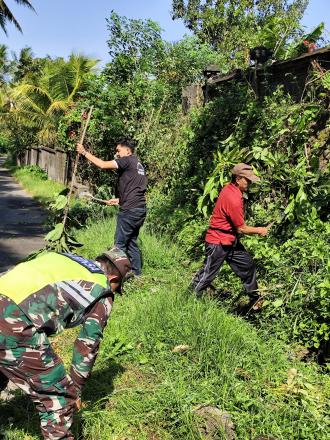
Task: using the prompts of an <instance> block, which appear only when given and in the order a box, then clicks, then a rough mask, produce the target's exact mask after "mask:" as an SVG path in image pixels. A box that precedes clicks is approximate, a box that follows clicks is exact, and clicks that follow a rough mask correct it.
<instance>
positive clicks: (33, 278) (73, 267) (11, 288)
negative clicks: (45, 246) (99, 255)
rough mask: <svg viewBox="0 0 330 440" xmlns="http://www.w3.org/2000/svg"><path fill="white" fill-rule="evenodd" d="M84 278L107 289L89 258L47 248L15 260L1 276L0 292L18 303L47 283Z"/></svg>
mask: <svg viewBox="0 0 330 440" xmlns="http://www.w3.org/2000/svg"><path fill="white" fill-rule="evenodd" d="M72 280H84V281H90V282H92V283H96V284H99V285H101V286H102V287H104V288H105V289H107V278H106V276H105V275H104V273H103V272H102V270H101V269H100V268H99V267H98V266H97V265H96V264H94V263H93V262H92V261H90V260H86V259H85V258H82V257H78V256H75V255H71V254H57V253H55V252H49V253H46V254H41V255H40V256H39V257H37V258H35V259H33V260H31V261H27V262H25V263H21V264H18V265H17V266H16V267H14V269H12V270H10V271H9V272H7V273H6V274H4V275H3V276H2V277H0V294H2V295H5V296H7V297H8V298H10V299H11V300H12V301H14V302H15V303H16V304H20V303H21V302H22V301H24V300H25V299H26V298H28V297H29V296H30V295H31V294H33V293H34V292H38V291H39V290H41V289H42V288H43V287H45V286H47V285H48V284H54V283H57V282H62V281H72Z"/></svg>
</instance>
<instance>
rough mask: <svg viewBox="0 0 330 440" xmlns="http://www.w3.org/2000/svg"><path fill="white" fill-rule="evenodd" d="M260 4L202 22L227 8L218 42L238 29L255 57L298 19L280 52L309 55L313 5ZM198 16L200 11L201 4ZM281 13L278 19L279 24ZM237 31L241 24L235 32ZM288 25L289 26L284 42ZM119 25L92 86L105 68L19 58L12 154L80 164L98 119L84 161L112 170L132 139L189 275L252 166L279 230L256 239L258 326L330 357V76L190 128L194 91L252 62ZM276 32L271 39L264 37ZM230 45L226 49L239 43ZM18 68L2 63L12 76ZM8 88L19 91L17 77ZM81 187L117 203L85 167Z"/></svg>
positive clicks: (236, 291)
mask: <svg viewBox="0 0 330 440" xmlns="http://www.w3.org/2000/svg"><path fill="white" fill-rule="evenodd" d="M250 3H251V2H245V3H244V5H245V6H246V10H244V11H245V12H244V11H243V10H242V9H240V8H241V6H242V2H226V3H222V2H217V6H215V3H212V2H208V3H207V5H208V7H209V9H210V10H208V8H207V7H205V8H204V9H203V10H202V9H198V11H199V12H198V14H200V13H202V12H203V14H204V15H205V14H206V15H205V17H206V18H205V17H204V18H205V20H206V19H207V17H209V15H207V11H208V14H211V15H210V17H212V14H213V13H214V10H213V9H214V8H215V7H217V8H218V7H220V5H221V4H222V5H226V7H224V6H223V7H224V9H222V12H223V14H224V15H223V18H224V22H223V27H221V29H222V30H221V29H220V28H219V29H220V30H221V32H225V31H226V29H227V28H228V29H229V27H228V26H229V25H230V26H234V27H233V29H235V35H236V38H237V44H238V46H237V47H239V48H240V51H241V49H242V51H243V52H244V50H243V49H244V47H249V45H250V43H251V44H252V43H256V44H260V43H261V42H262V41H264V40H262V41H261V40H259V39H258V40H254V38H255V37H256V35H257V34H258V32H259V31H260V33H259V34H258V35H259V36H260V35H261V32H262V30H261V27H260V29H259V28H258V26H259V25H260V26H261V24H260V23H263V24H265V22H266V21H267V23H268V24H269V23H271V20H273V19H274V20H275V18H276V17H278V18H279V20H284V21H285V20H286V19H289V18H288V17H290V14H291V13H292V14H293V15H292V16H291V19H290V20H291V21H290V26H288V29H290V32H289V33H288V34H287V36H285V38H282V37H281V35H280V33H278V32H277V31H276V32H275V31H274V32H275V33H274V34H273V37H274V45H273V46H272V47H273V48H274V49H276V47H280V46H281V47H282V48H283V50H284V49H285V50H286V49H288V48H289V45H290V44H291V43H292V44H293V43H294V44H293V45H292V47H291V49H292V50H293V52H292V53H294V50H300V49H299V44H298V43H299V41H300V40H299V39H298V40H294V41H291V43H290V44H289V42H290V38H292V37H293V35H294V33H295V32H296V33H297V35H300V30H299V26H298V22H299V17H300V15H301V13H302V11H303V10H304V7H305V2H300V1H297V2H282V1H278V2H269V1H265V2H259V4H258V7H256V9H255V10H254V12H253V14H252V12H251V11H250V12H249V13H248V12H247V11H248V10H249V8H250V6H251V5H250ZM211 4H212V5H213V6H214V8H213V9H212V8H211ZM176 5H177V7H178V2H176ZM192 5H193V3H192V2H190V9H189V11H190V12H189V11H188V9H187V10H186V12H187V13H188V12H189V13H191V14H192V15H193V12H194V9H193V7H192ZM194 5H195V6H196V8H197V6H198V5H200V6H201V5H202V3H201V2H194ZM204 6H205V5H204ZM196 10H197V9H196ZM182 11H183V10H182ZM201 11H202V12H201ZM235 11H236V12H235ZM274 11H277V12H278V15H276V17H275V15H274ZM284 11H287V12H288V14H287V15H285V14H284ZM195 12H196V11H195ZM196 13H197V12H196ZM235 14H236V15H237V16H236V15H235ZM284 15H285V17H284ZM228 17H231V20H234V22H233V21H229V22H227V21H226V20H227V19H228ZM235 20H236V21H235ZM244 20H245V21H244ZM246 20H247V21H246ZM249 20H252V21H251V23H254V25H253V26H254V27H250V28H249V29H250V30H249V32H248V35H249V39H246V38H245V36H244V35H245V34H244V32H245V30H242V29H241V28H240V23H239V22H240V21H242V23H245V22H246V23H250V21H249ZM295 20H296V21H295ZM284 21H280V22H279V23H281V24H279V28H278V29H282V27H283V26H284V24H283V23H284ZM107 23H108V31H109V38H108V44H109V54H110V55H111V61H110V62H109V63H108V64H107V65H106V66H105V68H104V69H103V70H102V71H101V72H100V74H96V73H93V67H94V65H95V62H94V61H91V60H87V59H85V58H83V57H78V56H73V55H72V56H71V58H70V59H69V60H68V61H64V60H62V59H55V60H49V59H48V60H36V59H34V58H33V57H32V60H31V56H30V55H31V53H29V52H26V53H24V54H21V55H20V56H19V57H17V60H16V64H15V66H16V67H15V68H16V70H15V71H13V70H12V72H15V74H13V73H11V78H12V79H11V81H9V82H8V80H7V81H5V87H2V90H3V92H4V96H6V97H7V98H6V99H7V101H6V100H4V101H3V102H4V103H7V104H6V105H4V106H3V107H2V112H3V115H4V118H2V121H10V124H8V122H7V125H5V128H6V130H5V131H4V133H10V136H7V138H6V136H5V137H4V138H2V140H1V142H2V144H5V142H6V139H8V142H9V139H10V143H11V145H12V148H13V145H14V149H15V151H18V150H19V148H24V147H25V146H26V145H28V144H29V143H30V142H37V141H39V142H40V141H43V142H46V143H49V144H51V145H53V146H55V145H61V146H62V147H63V148H66V149H67V150H68V151H73V150H74V145H75V143H76V142H77V140H78V133H79V127H80V121H81V113H82V111H84V110H86V109H87V108H89V107H90V106H91V105H94V111H93V118H92V120H91V124H90V128H89V134H88V139H87V141H86V147H87V148H90V149H91V150H92V151H93V152H94V153H95V154H96V155H97V156H99V157H102V158H104V159H108V158H109V157H112V155H113V153H114V151H113V145H114V143H115V141H116V140H117V139H118V138H119V137H122V136H123V135H126V136H132V137H134V138H136V139H137V140H138V141H139V144H138V154H139V156H140V157H141V159H142V161H143V162H144V163H145V165H146V168H147V171H148V176H149V192H148V205H149V214H148V225H147V226H148V228H149V230H150V231H153V232H155V233H157V234H168V235H170V236H172V237H175V238H176V240H177V242H178V243H179V244H180V246H181V248H182V250H183V251H184V252H185V255H186V256H187V258H189V261H190V265H189V268H190V269H189V270H191V271H193V269H194V268H197V267H198V266H199V265H200V260H201V258H202V255H203V234H204V232H205V229H206V228H207V224H208V216H209V215H210V213H211V210H212V207H213V205H214V202H215V199H216V197H217V195H218V193H219V190H220V189H221V187H222V186H223V185H224V184H225V183H226V182H227V181H228V179H229V178H230V169H231V167H232V166H233V164H234V163H237V162H240V161H246V162H249V163H252V164H253V165H254V167H255V168H256V171H257V172H258V173H259V174H260V176H261V178H262V184H261V185H260V186H257V187H256V188H255V189H254V190H252V192H251V194H250V195H249V199H248V200H247V212H246V215H247V221H248V223H250V224H256V225H262V224H268V223H273V227H272V229H271V234H270V236H269V237H268V238H267V239H259V238H256V237H248V238H246V239H244V242H245V244H246V246H247V247H248V248H249V249H250V250H251V252H252V254H253V255H254V257H255V259H256V262H257V265H258V277H259V280H260V291H261V294H262V296H263V297H264V306H263V308H262V310H261V312H260V314H259V317H253V318H251V319H252V320H253V321H254V322H255V324H256V325H258V326H260V327H264V328H267V331H268V332H270V333H275V334H276V335H277V336H278V337H281V338H283V339H284V340H286V341H291V342H292V341H296V342H298V343H300V344H303V345H304V346H308V347H309V348H312V349H314V350H315V351H317V352H318V353H319V355H320V358H321V357H322V356H323V357H324V356H325V353H326V351H327V350H328V348H327V346H328V340H329V327H328V326H329V313H330V312H329V299H328V296H327V292H328V289H329V285H328V284H327V281H326V280H327V277H326V270H327V269H326V268H327V264H328V255H327V248H328V245H329V228H328V221H329V217H328V216H329V197H328V196H329V184H328V182H329V179H328V177H329V157H330V153H329V137H330V113H329V89H330V86H329V83H330V82H329V75H328V73H327V72H325V71H324V70H323V69H320V68H319V67H317V65H315V69H314V71H313V72H311V73H310V76H309V78H308V83H307V84H306V87H305V91H304V95H303V97H302V99H301V100H300V101H299V102H297V100H295V98H294V97H291V96H289V95H288V94H287V93H285V92H284V90H283V89H282V88H281V87H280V88H279V89H277V90H276V91H271V90H268V91H267V93H266V97H265V99H263V100H262V101H260V100H256V99H255V94H254V93H253V90H252V88H251V87H250V86H249V84H246V83H237V82H231V83H227V84H225V85H224V86H223V87H220V88H218V92H217V98H215V99H213V101H211V102H209V103H208V104H206V105H205V106H204V107H200V108H195V109H192V110H191V111H190V112H189V113H188V114H187V115H184V114H183V113H182V103H181V94H182V87H184V86H186V85H188V84H191V83H201V81H202V71H203V69H204V67H205V65H206V64H209V63H215V64H220V66H222V67H223V68H224V69H227V68H228V66H229V65H230V62H231V61H230V62H229V61H228V60H232V61H233V60H236V61H235V63H236V62H237V63H238V64H237V65H239V63H240V61H239V60H240V59H243V58H240V57H241V55H242V54H243V52H242V51H241V52H240V51H237V53H236V52H235V53H234V52H232V53H231V54H230V47H231V46H230V44H229V45H228V48H229V52H228V51H227V52H225V51H223V50H222V49H221V45H219V44H220V43H221V41H220V40H219V41H218V42H217V45H216V49H217V50H215V49H214V47H215V46H214V44H213V46H214V47H213V48H212V47H211V45H210V42H211V41H210V40H209V41H207V39H206V37H205V36H204V37H205V38H204V37H203V38H204V42H203V41H202V40H203V38H202V36H201V35H200V34H199V32H201V31H202V28H201V29H199V28H198V27H195V28H194V30H195V31H196V34H197V35H196V36H190V37H185V38H184V39H183V40H181V41H179V42H177V43H173V44H170V43H168V42H166V41H164V40H163V39H162V36H161V30H160V28H159V26H158V25H157V24H156V23H154V22H153V21H151V20H138V19H135V20H129V19H127V18H125V17H121V16H119V15H118V14H116V13H114V12H113V13H112V14H111V16H110V17H109V18H108V20H107ZM197 23H199V25H200V23H201V22H200V21H197V22H196V23H195V24H196V26H197ZM235 23H236V25H237V27H235V26H236V25H235ZM206 24H207V23H206V22H205V26H206ZM199 25H198V26H199ZM191 26H193V21H192V24H191ZM194 26H195V25H194ZM266 28H267V26H262V29H263V31H265V32H266ZM284 28H285V26H284ZM255 29H256V30H257V31H258V32H257V33H256V32H254V30H255ZM220 30H219V32H220ZM291 30H292V32H291ZM226 32H227V31H226ZM226 32H225V33H224V35H226V38H232V36H228V34H227V33H226ZM246 32H247V31H246ZM267 32H268V31H267ZM321 33H322V25H320V26H319V27H318V28H317V29H315V30H314V31H313V32H311V33H310V34H306V33H305V34H304V35H303V34H301V35H300V37H301V38H307V36H308V37H309V39H310V41H312V39H313V41H315V42H317V39H318V38H319V37H320V35H321ZM205 35H206V34H205ZM269 35H270V34H269ZM240 37H242V40H240ZM258 38H259V37H258ZM224 41H225V40H224ZM226 41H227V40H226ZM228 41H229V40H228ZM230 41H231V40H230ZM233 41H234V40H233ZM233 41H232V43H231V44H234V42H233ZM284 41H285V44H282V43H283V42H284ZM241 43H242V44H241ZM221 44H222V43H221ZM245 44H246V46H245ZM276 45H277V46H276ZM291 49H290V50H291ZM278 51H279V49H278ZM3 53H4V55H3V59H4V60H5V59H6V56H5V51H4V52H3ZM278 53H280V52H278ZM283 53H284V52H283ZM239 54H240V55H239ZM296 54H297V52H296ZM236 55H237V57H236ZM224 56H225V57H227V58H226V59H224ZM233 62H234V61H233ZM7 65H8V63H7V62H6V61H4V62H3V66H7ZM27 66H31V69H30V68H28V67H27ZM3 75H4V78H5V77H8V73H6V74H5V73H3ZM1 123H2V124H6V122H1ZM80 178H81V180H82V181H88V183H89V184H90V186H91V187H92V188H94V190H95V192H97V191H104V190H105V191H106V193H107V195H108V196H109V197H110V196H111V195H112V192H113V188H114V177H113V175H112V174H110V173H109V174H107V173H104V172H102V171H99V170H98V169H96V168H95V167H92V166H88V165H87V166H84V167H81V170H80ZM192 260H195V262H192ZM216 287H217V288H218V289H219V290H220V291H223V290H229V291H230V292H231V295H230V296H229V298H227V299H224V300H223V301H222V304H223V305H225V306H226V307H228V309H229V310H232V311H234V312H235V310H236V304H237V302H238V301H241V300H244V297H243V298H242V292H241V285H240V282H239V281H238V280H237V278H236V277H234V276H233V275H232V274H231V273H230V271H228V270H227V269H226V268H224V269H223V270H222V273H221V277H220V278H219V280H218V285H217V286H216ZM293 322H294V323H295V324H294V325H293V324H292V323H293ZM322 353H323V354H322Z"/></svg>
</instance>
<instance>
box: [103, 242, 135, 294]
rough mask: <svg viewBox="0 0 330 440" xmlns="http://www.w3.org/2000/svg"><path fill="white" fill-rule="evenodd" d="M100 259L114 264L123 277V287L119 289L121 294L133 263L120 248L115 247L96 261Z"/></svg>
mask: <svg viewBox="0 0 330 440" xmlns="http://www.w3.org/2000/svg"><path fill="white" fill-rule="evenodd" d="M98 258H107V259H108V260H110V261H111V262H112V263H113V265H114V266H115V267H116V269H118V271H119V273H120V275H121V276H122V279H121V285H120V288H119V289H118V291H119V293H120V292H121V287H122V284H123V283H124V282H125V281H126V275H127V273H128V272H130V270H131V263H130V262H129V259H128V257H127V255H126V254H125V252H123V251H122V250H121V249H119V248H118V247H113V248H111V249H108V250H107V251H105V252H103V253H102V254H101V255H99V256H98V257H97V258H96V259H98Z"/></svg>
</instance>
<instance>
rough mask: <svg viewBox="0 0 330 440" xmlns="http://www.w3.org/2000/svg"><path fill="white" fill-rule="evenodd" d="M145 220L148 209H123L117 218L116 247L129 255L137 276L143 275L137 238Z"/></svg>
mask: <svg viewBox="0 0 330 440" xmlns="http://www.w3.org/2000/svg"><path fill="white" fill-rule="evenodd" d="M145 218H146V208H133V209H125V210H124V209H123V210H120V211H119V213H118V216H117V227H116V232H115V245H116V246H118V247H119V249H121V250H122V251H124V252H126V253H127V255H128V257H129V259H130V262H131V266H132V271H133V272H134V274H135V275H141V269H142V257H141V251H140V249H139V247H138V244H137V238H138V235H139V231H140V228H141V226H142V225H143V223H144V220H145Z"/></svg>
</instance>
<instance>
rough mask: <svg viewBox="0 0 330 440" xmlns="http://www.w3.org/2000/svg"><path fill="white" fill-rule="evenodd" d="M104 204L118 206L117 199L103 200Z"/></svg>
mask: <svg viewBox="0 0 330 440" xmlns="http://www.w3.org/2000/svg"><path fill="white" fill-rule="evenodd" d="M104 203H105V204H106V205H108V206H118V205H119V199H110V200H105V201H104Z"/></svg>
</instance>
